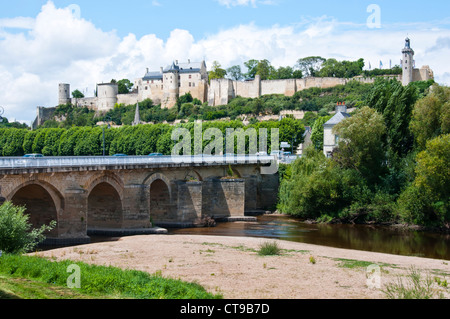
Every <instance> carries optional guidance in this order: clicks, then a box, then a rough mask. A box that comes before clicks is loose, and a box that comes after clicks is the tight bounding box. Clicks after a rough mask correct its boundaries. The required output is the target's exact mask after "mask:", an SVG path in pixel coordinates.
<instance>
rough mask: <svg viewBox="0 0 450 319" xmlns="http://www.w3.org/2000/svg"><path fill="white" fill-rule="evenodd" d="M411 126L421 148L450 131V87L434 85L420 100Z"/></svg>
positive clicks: (415, 107)
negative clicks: (430, 91) (429, 92)
mask: <svg viewBox="0 0 450 319" xmlns="http://www.w3.org/2000/svg"><path fill="white" fill-rule="evenodd" d="M410 128H411V131H412V132H413V134H414V137H415V141H416V145H417V146H418V148H419V149H420V150H423V149H425V146H426V143H427V141H428V140H430V139H432V138H435V137H437V136H439V135H441V134H447V133H450V88H448V87H442V86H439V85H434V86H433V90H432V93H431V94H429V95H428V96H426V97H424V98H422V99H420V100H418V101H417V103H416V104H415V105H414V110H413V114H412V119H411V123H410Z"/></svg>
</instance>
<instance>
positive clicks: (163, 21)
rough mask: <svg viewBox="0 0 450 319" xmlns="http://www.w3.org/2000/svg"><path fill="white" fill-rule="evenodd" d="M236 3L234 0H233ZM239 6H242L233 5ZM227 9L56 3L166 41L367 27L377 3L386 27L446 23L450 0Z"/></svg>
mask: <svg viewBox="0 0 450 319" xmlns="http://www.w3.org/2000/svg"><path fill="white" fill-rule="evenodd" d="M46 2H47V1H42V0H15V1H14V2H12V3H13V5H8V6H6V7H2V10H1V12H0V18H14V17H18V16H24V17H35V16H36V15H37V14H38V13H39V12H40V10H41V7H42V6H43V5H44V4H45V3H46ZM228 2H229V3H233V1H232V0H230V1H228ZM234 2H236V3H237V2H238V1H234ZM242 2H243V3H244V4H242V5H237V4H236V5H232V4H229V5H228V6H227V5H226V4H224V3H227V0H223V1H222V2H221V1H219V0H193V1H186V0H153V1H152V0H128V1H117V0H95V1H88V0H54V1H53V3H54V4H55V5H56V6H57V7H61V8H63V7H67V6H69V5H71V4H76V5H78V6H79V7H80V9H81V15H82V17H83V18H84V19H86V20H88V21H92V22H93V23H94V24H95V25H96V26H97V27H99V28H101V29H102V30H104V31H111V30H117V34H118V35H119V36H126V35H127V34H128V33H134V34H136V36H138V37H141V36H143V35H145V34H147V33H155V34H157V35H159V36H160V37H162V38H164V39H166V38H167V37H168V36H169V35H170V31H171V30H173V29H175V28H182V29H187V30H189V31H190V32H191V33H192V34H193V35H194V36H195V37H203V36H205V35H207V34H209V33H215V32H218V31H220V30H221V29H226V28H230V27H233V26H235V25H239V24H248V23H251V22H253V23H255V24H257V25H258V26H261V27H264V26H271V25H274V24H279V25H295V24H298V23H301V21H302V19H303V18H304V17H320V16H324V15H326V16H329V17H334V18H336V19H338V20H340V21H346V22H352V23H357V24H359V23H365V22H366V20H367V17H368V16H369V14H368V13H367V12H366V9H367V7H368V6H369V5H370V4H372V3H374V4H377V5H379V6H380V8H381V9H382V21H383V23H385V24H386V25H387V24H389V25H390V24H395V23H401V24H407V23H420V22H423V23H429V22H442V21H445V20H447V23H449V22H450V21H449V19H450V1H446V0H430V1H422V0H421V1H402V0H395V1H392V0H390V1H386V0H384V1H380V0H378V1H376V0H370V1H361V0H340V1H336V0H318V1H309V0H307V1H304V0H271V1H270V0H269V1H255V2H254V5H253V4H252V1H245V0H243V1H242Z"/></svg>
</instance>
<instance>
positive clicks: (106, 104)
mask: <svg viewBox="0 0 450 319" xmlns="http://www.w3.org/2000/svg"><path fill="white" fill-rule="evenodd" d="M117 94H119V86H118V85H117V84H116V83H102V84H97V110H98V111H109V110H112V109H113V108H114V105H116V103H117V101H118V99H117Z"/></svg>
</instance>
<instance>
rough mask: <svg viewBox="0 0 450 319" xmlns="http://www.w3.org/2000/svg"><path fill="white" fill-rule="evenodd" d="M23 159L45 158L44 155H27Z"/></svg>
mask: <svg viewBox="0 0 450 319" xmlns="http://www.w3.org/2000/svg"><path fill="white" fill-rule="evenodd" d="M23 157H27V158H40V157H44V155H42V154H25V155H24V156H23Z"/></svg>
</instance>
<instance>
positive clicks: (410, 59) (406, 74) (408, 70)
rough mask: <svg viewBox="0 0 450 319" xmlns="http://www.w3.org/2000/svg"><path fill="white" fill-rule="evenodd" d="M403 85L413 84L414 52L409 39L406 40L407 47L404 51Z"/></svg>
mask: <svg viewBox="0 0 450 319" xmlns="http://www.w3.org/2000/svg"><path fill="white" fill-rule="evenodd" d="M402 54H403V57H402V69H403V76H402V83H403V85H405V86H406V85H408V84H409V83H411V82H413V70H414V50H413V49H411V41H410V40H409V38H406V40H405V47H404V48H403V50H402Z"/></svg>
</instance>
